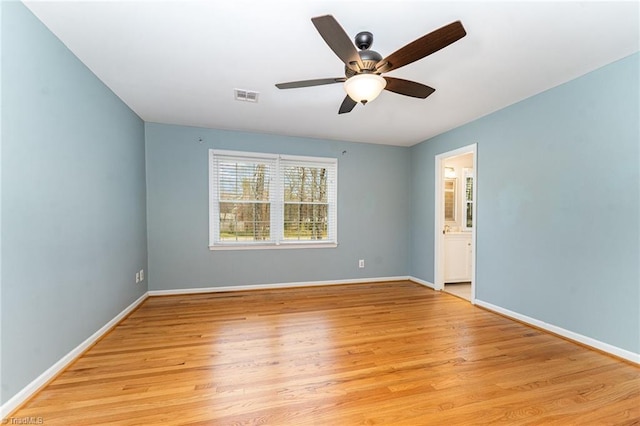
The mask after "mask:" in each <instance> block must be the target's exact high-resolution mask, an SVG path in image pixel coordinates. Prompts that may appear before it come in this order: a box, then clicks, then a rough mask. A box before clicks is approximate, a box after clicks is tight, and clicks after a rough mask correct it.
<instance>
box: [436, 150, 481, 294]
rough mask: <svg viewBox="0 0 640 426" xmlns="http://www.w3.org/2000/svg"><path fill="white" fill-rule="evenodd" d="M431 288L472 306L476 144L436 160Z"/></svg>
mask: <svg viewBox="0 0 640 426" xmlns="http://www.w3.org/2000/svg"><path fill="white" fill-rule="evenodd" d="M435 163H436V164H435V174H436V176H435V200H434V201H435V202H434V205H435V215H434V217H435V220H434V236H435V237H434V244H435V247H434V288H435V289H436V290H444V291H446V292H448V293H451V294H454V295H455V296H458V297H460V298H462V299H465V300H468V301H469V302H471V303H472V304H473V303H475V295H476V282H475V281H476V278H475V275H476V274H475V272H476V271H475V269H476V267H475V265H476V231H477V225H476V216H477V215H476V211H477V186H478V185H477V170H478V167H477V144H472V145H468V146H464V147H462V148H459V149H455V150H453V151H448V152H445V153H442V154H439V155H437V156H436V157H435Z"/></svg>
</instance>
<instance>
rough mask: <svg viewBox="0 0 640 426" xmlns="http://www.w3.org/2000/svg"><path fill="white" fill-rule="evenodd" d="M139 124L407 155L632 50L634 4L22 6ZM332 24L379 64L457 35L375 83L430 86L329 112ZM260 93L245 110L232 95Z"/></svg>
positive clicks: (334, 67)
mask: <svg viewBox="0 0 640 426" xmlns="http://www.w3.org/2000/svg"><path fill="white" fill-rule="evenodd" d="M26 5H27V7H29V9H31V10H32V11H33V13H34V14H35V15H36V16H38V18H39V19H40V20H42V21H43V22H44V23H45V25H47V27H49V29H50V30H51V31H52V32H53V33H54V34H56V35H57V36H58V37H59V38H60V39H61V40H62V41H63V42H64V43H65V44H66V45H67V46H68V47H69V49H71V50H72V51H73V52H74V53H75V54H76V55H77V56H78V57H79V58H80V60H82V61H83V62H84V63H85V64H86V65H87V66H88V67H89V68H90V69H91V70H92V71H93V72H94V73H95V74H96V75H97V76H98V77H99V78H100V79H101V80H102V81H104V83H105V84H106V85H107V86H109V87H110V88H111V89H112V90H113V91H114V92H115V93H116V94H117V95H118V96H119V97H120V98H121V99H122V100H123V101H124V102H125V103H126V104H127V105H129V107H130V108H131V109H133V110H134V111H135V112H136V113H137V114H138V115H139V116H140V117H141V118H142V119H144V120H145V121H149V122H161V123H171V124H182V125H189V126H199V127H209V128H218V129H233V130H244V131H255V132H263V133H275V134H282V135H295V136H307V137H314V138H322V139H335V140H346V141H356V142H369V143H379V144H389V145H400V146H410V145H413V144H415V143H418V142H420V141H423V140H425V139H428V138H430V137H433V136H435V135H437V134H440V133H443V132H445V131H447V130H449V129H452V128H455V127H457V126H460V125H462V124H464V123H467V122H469V121H472V120H474V119H476V118H479V117H481V116H483V115H486V114H489V113H491V112H493V111H496V110H498V109H500V108H503V107H505V106H507V105H510V104H513V103H515V102H518V101H519V100H522V99H524V98H527V97H529V96H532V95H535V94H537V93H540V92H542V91H544V90H546V89H549V88H551V87H554V86H557V85H558V84H561V83H564V82H566V81H569V80H571V79H573V78H575V77H578V76H580V75H582V74H585V73H587V72H589V71H592V70H594V69H596V68H599V67H601V66H603V65H606V64H608V63H611V62H613V61H615V60H618V59H621V58H623V57H625V56H628V55H630V54H632V53H633V52H637V51H638V50H639V44H640V42H639V31H640V30H639V9H640V7H639V3H638V2H637V1H630V2H575V1H574V2H516V1H511V2H486V1H467V2H457V1H446V2H433V1H404V0H395V1H391V0H390V1H373V0H369V1H306V0H298V1H294V0H291V1H282V0H281V1H266V0H234V1H230V0H227V1H172V2H167V1H136V2H132V1H103V2H95V1H67V2H52V1H44V2H33V1H28V2H26ZM324 14H332V15H333V16H334V17H335V18H336V19H337V20H338V22H340V24H341V25H342V27H343V28H344V29H345V31H346V32H347V34H349V36H350V37H353V36H355V34H356V33H358V32H359V31H364V30H367V31H371V32H372V33H373V34H374V44H373V46H372V49H373V50H376V51H378V52H380V54H382V56H383V57H384V56H387V55H388V54H390V53H392V52H393V51H395V50H397V49H398V48H400V47H401V46H403V45H405V44H407V43H409V42H411V41H413V40H415V39H416V38H418V37H421V36H422V35H424V34H426V33H428V32H431V31H433V30H435V29H437V28H439V27H441V26H443V25H446V24H448V23H450V22H452V21H455V20H461V21H462V24H463V25H464V27H465V28H466V31H467V36H466V37H464V38H463V39H461V40H459V41H458V42H456V43H454V44H452V45H450V46H449V47H447V48H445V49H443V50H441V51H439V52H436V53H435V54H433V55H431V56H428V57H426V58H424V59H422V60H420V61H418V62H415V63H413V64H409V65H407V66H406V67H403V68H400V69H398V70H394V71H392V72H390V73H389V74H388V75H390V76H395V77H399V78H404V79H409V80H415V81H417V82H420V83H423V84H427V85H429V86H431V87H434V88H435V89H436V92H435V93H434V94H433V95H431V96H430V97H429V98H427V99H425V100H422V99H414V98H409V97H405V96H400V95H397V94H394V93H391V92H386V91H385V92H383V93H382V94H381V95H380V96H379V97H378V99H376V100H375V101H373V102H371V103H369V104H367V105H366V106H362V105H358V106H356V108H355V109H354V110H353V111H352V112H351V113H350V114H343V115H338V114H337V111H338V107H339V106H340V103H341V102H342V99H343V98H344V96H345V93H344V89H343V87H342V85H341V84H334V85H328V86H318V87H310V88H301V89H292V90H278V89H277V88H276V87H275V86H274V84H275V83H279V82H287V81H294V80H306V79H314V78H324V77H341V76H343V75H344V74H343V72H344V71H343V70H344V68H343V64H342V62H341V61H340V60H339V59H338V58H337V57H336V56H335V55H334V53H333V52H332V51H331V50H330V49H329V47H328V46H327V45H326V44H325V43H324V41H323V40H322V38H321V37H320V35H319V34H318V32H317V31H316V29H315V27H314V26H313V24H312V23H311V20H310V18H311V17H314V16H319V15H324ZM234 88H239V89H247V90H255V91H258V92H260V96H259V102H258V103H257V104H253V103H249V102H238V101H235V100H234V96H233V89H234Z"/></svg>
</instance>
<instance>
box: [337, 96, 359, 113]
mask: <svg viewBox="0 0 640 426" xmlns="http://www.w3.org/2000/svg"><path fill="white" fill-rule="evenodd" d="M357 104H358V103H357V102H356V101H354V100H353V99H351V98H350V97H349V95H347V96H346V97H345V98H344V101H342V105H340V109H339V110H338V114H345V113H347V112H351V110H352V109H353V108H354V107H355V106H356V105H357Z"/></svg>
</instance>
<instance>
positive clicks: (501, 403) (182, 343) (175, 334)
mask: <svg viewBox="0 0 640 426" xmlns="http://www.w3.org/2000/svg"><path fill="white" fill-rule="evenodd" d="M13 416H14V417H16V418H21V417H27V416H29V417H30V416H33V417H41V418H42V419H43V420H44V422H45V424H47V425H56V424H65V425H68V424H74V425H97V424H122V425H153V424H172V425H173V424H175V425H178V424H184V425H187V424H190V425H196V424H203V425H204V424H207V425H208V424H215V425H252V424H256V425H257V424H272V425H294V424H295V425H299V424H305V425H314V424H317V425H328V424H331V425H351V424H354V425H355V424H385V425H386V424H401V425H429V424H452V425H455V424H464V425H466V424H479V423H480V424H484V423H491V422H497V423H508V424H522V425H539V424H558V425H565V424H640V368H638V367H636V366H633V365H631V364H628V363H625V362H622V361H619V360H617V359H615V358H613V357H608V356H606V355H604V354H602V353H599V352H596V351H591V350H589V349H587V348H585V347H582V346H580V345H577V344H573V343H571V342H568V341H566V340H563V339H560V338H558V337H556V336H553V335H550V334H547V333H544V332H542V331H540V330H537V329H533V328H530V327H527V326H525V325H523V324H520V323H518V322H515V321H511V320H509V319H507V318H504V317H501V316H499V315H496V314H493V313H491V312H488V311H485V310H483V309H479V308H476V307H474V306H472V305H470V304H469V303H466V302H464V301H462V300H460V299H458V298H456V297H454V296H451V295H448V294H444V293H441V292H435V291H433V290H430V289H427V288H425V287H422V286H419V285H416V284H413V283H410V282H393V283H371V284H356V285H347V286H327V287H307V288H295V289H277V290H255V291H241V292H227V293H209V294H195V295H180V296H162V297H150V298H149V299H147V300H146V301H145V302H144V303H143V304H142V306H141V307H140V308H139V309H138V310H136V311H135V312H133V313H132V314H131V315H130V316H129V317H127V318H126V319H125V320H124V321H122V322H121V323H120V324H118V325H117V327H115V329H114V330H113V331H112V332H111V333H109V334H108V335H107V336H105V337H104V338H103V339H102V340H101V341H100V342H98V343H97V344H96V345H95V346H93V347H92V348H91V349H90V350H89V351H88V352H86V353H85V354H84V355H83V356H82V357H81V358H80V359H78V360H77V361H76V362H74V363H73V364H72V365H71V366H70V367H69V368H68V369H67V370H66V371H64V372H63V373H62V374H60V375H59V376H58V377H57V378H56V379H55V380H53V381H52V382H51V383H50V384H49V385H48V386H46V387H45V388H44V389H43V390H41V391H40V392H39V393H38V394H37V395H36V396H35V397H34V398H32V399H31V400H30V401H29V402H28V403H27V404H25V405H24V406H23V407H21V409H20V410H18V411H17V412H16V413H15V414H14V415H13Z"/></svg>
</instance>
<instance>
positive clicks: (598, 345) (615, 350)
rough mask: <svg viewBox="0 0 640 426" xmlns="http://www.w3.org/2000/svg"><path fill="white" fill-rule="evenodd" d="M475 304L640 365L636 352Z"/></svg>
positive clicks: (483, 304) (494, 308)
mask: <svg viewBox="0 0 640 426" xmlns="http://www.w3.org/2000/svg"><path fill="white" fill-rule="evenodd" d="M475 304H476V305H478V306H481V307H483V308H485V309H488V310H490V311H493V312H497V313H499V314H502V315H504V316H507V317H510V318H513V319H516V320H518V321H522V322H524V323H526V324H530V325H533V326H535V327H538V328H541V329H543V330H546V331H549V332H551V333H554V334H557V335H559V336H562V337H565V338H567V339H569V340H573V341H574V342H578V343H581V344H583V345H586V346H590V347H592V348H595V349H598V350H600V351H603V352H606V353H609V354H611V355H615V356H617V357H619V358H622V359H626V360H627V361H631V362H633V363H635V364H640V354H637V353H635V352H631V351H628V350H626V349H622V348H619V347H617V346H613V345H610V344H608V343H604V342H601V341H599V340H596V339H592V338H591V337H587V336H583V335H582V334H578V333H574V332H573V331H569V330H566V329H564V328H561V327H558V326H556V325H553V324H548V323H546V322H544V321H540V320H537V319H535V318H531V317H528V316H526V315H522V314H519V313H517V312H513V311H510V310H509V309H505V308H502V307H500V306H496V305H493V304H491V303H489V302H485V301H482V300H479V299H476V300H475Z"/></svg>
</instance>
